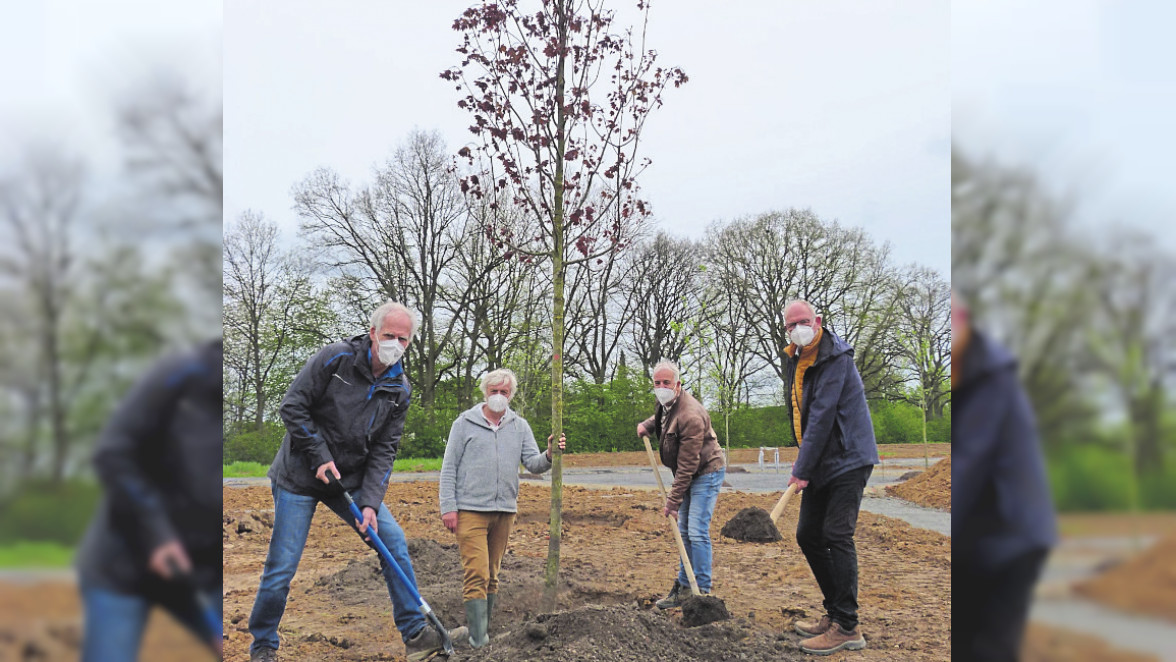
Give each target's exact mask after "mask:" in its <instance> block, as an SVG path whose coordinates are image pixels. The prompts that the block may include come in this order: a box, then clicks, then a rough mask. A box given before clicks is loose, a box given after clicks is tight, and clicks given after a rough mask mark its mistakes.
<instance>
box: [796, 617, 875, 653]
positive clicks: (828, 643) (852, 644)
mask: <svg viewBox="0 0 1176 662" xmlns="http://www.w3.org/2000/svg"><path fill="white" fill-rule="evenodd" d="M865 647H866V638H865V637H863V636H862V633H861V630H860V629H859V628H854V629H852V630H846V629H845V628H843V627H841V624H840V623H833V624H832V625H831V626H829V629H828V630H826V631H825V633H824V634H821V635H818V636H816V637H813V638H812V639H805V640H804V641H802V642H800V650H802V651H804V652H806V653H811V654H813V655H829V654H831V653H836V652H837V651H839V650H843V649H844V650H851V651H860V650H861V649H863V648H865Z"/></svg>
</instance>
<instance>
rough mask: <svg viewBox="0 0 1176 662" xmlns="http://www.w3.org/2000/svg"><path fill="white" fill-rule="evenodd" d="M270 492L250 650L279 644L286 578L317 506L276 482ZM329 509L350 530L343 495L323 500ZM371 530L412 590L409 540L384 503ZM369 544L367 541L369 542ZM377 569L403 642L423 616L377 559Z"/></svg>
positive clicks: (311, 499)
mask: <svg viewBox="0 0 1176 662" xmlns="http://www.w3.org/2000/svg"><path fill="white" fill-rule="evenodd" d="M273 493H274V530H273V533H272V534H271V536H270V545H269V553H268V554H267V555H266V557H265V570H264V571H263V572H262V574H261V585H260V586H258V587H257V599H256V600H255V601H254V603H253V612H252V613H251V614H250V615H249V632H250V633H251V634H252V635H253V644H252V646H250V651H251V652H252V651H257V650H260V649H262V648H273V649H277V647H278V623H279V622H280V621H281V620H282V614H283V613H285V611H286V597H287V596H288V595H289V594H290V580H291V579H293V578H294V571H296V570H297V569H298V561H299V560H301V559H302V549H303V548H304V547H306V538H307V536H308V535H310V520H311V519H312V518H313V517H314V510H315V508H316V507H317V506H318V503H319V499H318V497H313V496H301V495H298V494H294V493H293V492H288V491H286V490H283V489H282V488H280V487H277V486H276V485H275V486H274V487H273ZM323 503H325V504H326V505H327V507H328V508H330V509H331V510H333V511H335V513H336V514H337V515H339V517H342V518H343V521H344V522H347V524H348V525H349V526H351V527H353V528H354V526H355V518H354V517H353V516H352V515H351V511H350V510H348V508H347V502H346V501H345V500H344V499H343V497H342V496H337V497H331V498H328V499H323ZM376 530H377V531H379V536H380V540H382V541H384V544H385V545H387V546H388V551H390V552H392V558H393V559H395V560H396V564H397V565H399V566H400V569H401V570H403V571H404V574H405V575H407V576H408V578H409V579H410V580H412V583H413V588H416V575H415V574H413V571H412V559H411V558H409V556H408V541H407V540H406V539H405V537H404V531H403V530H402V529H401V528H400V525H399V524H397V523H396V520H395V519H393V518H392V513H391V512H389V511H388V507H387V506H385V505H384V504H382V503H381V504H380V509H379V510H378V511H377V512H376ZM369 546H370V543H369ZM380 571H381V572H382V573H383V575H384V581H385V583H387V584H388V597H390V598H391V599H392V620H393V621H394V622H395V623H396V629H397V630H400V636H401V637H402V638H403V639H404V640H406V641H407V640H408V639H410V638H412V637H413V636H414V635H416V633H417V632H419V631H420V630H421V628H423V627H425V616H424V614H422V613H421V612H420V610H419V608H418V606H417V602H416V599H415V598H414V597H413V595H412V593H410V592H409V591H408V589H407V588H406V587H404V586H402V585H401V584H400V580H399V579H398V578H397V577H396V576H395V571H394V570H392V568H391V567H389V566H388V565H387V564H385V563H384V559H383V558H382V557H381V558H380Z"/></svg>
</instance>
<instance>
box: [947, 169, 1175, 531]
mask: <svg viewBox="0 0 1176 662" xmlns="http://www.w3.org/2000/svg"><path fill="white" fill-rule="evenodd" d="M1080 209H1081V207H1080V201H1078V200H1074V199H1068V198H1066V197H1064V196H1062V195H1059V194H1056V193H1053V192H1051V191H1049V190H1048V189H1046V187H1045V186H1043V185H1042V184H1041V183H1040V182H1039V181H1038V179H1037V178H1036V177H1035V176H1034V174H1033V173H1032V172H1030V171H1028V170H1025V169H1021V168H1013V167H1008V166H1005V165H1002V164H999V163H994V162H991V161H986V160H983V159H979V158H974V157H971V156H969V155H967V154H964V153H963V152H962V151H961V150H960V149H959V148H958V147H957V148H954V149H953V150H952V278H953V281H952V283H953V287H955V289H956V291H957V293H959V294H961V295H963V297H964V298H965V299H966V300H967V301H968V303H969V304H970V306H971V308H972V311H973V315H972V316H973V319H974V324H975V325H976V326H977V328H979V329H981V330H983V331H986V332H988V333H989V334H991V335H992V336H994V337H996V338H997V339H999V340H1000V341H1001V342H1002V343H1004V344H1005V345H1006V346H1008V347H1009V348H1010V349H1012V351H1013V353H1014V354H1015V356H1016V357H1017V359H1018V367H1019V371H1020V376H1021V378H1022V380H1023V382H1024V384H1025V386H1026V389H1027V391H1028V394H1029V397H1030V398H1031V400H1032V402H1033V407H1034V411H1035V413H1036V416H1037V420H1038V425H1039V427H1040V429H1041V432H1042V438H1043V443H1044V444H1045V451H1046V455H1047V459H1048V461H1049V471H1050V478H1051V482H1052V485H1053V490H1054V497H1055V499H1056V500H1057V503H1058V505H1059V506H1060V507H1061V508H1066V509H1081V510H1090V509H1099V508H1107V509H1120V510H1121V509H1127V508H1156V509H1161V508H1167V509H1171V508H1176V407H1174V406H1173V405H1174V401H1173V391H1172V384H1173V378H1174V377H1176V353H1174V352H1176V350H1174V349H1173V345H1172V342H1171V337H1172V332H1173V331H1176V256H1173V255H1172V253H1171V251H1170V250H1168V249H1166V248H1165V247H1163V245H1162V244H1160V243H1158V242H1157V241H1156V238H1155V237H1151V236H1148V235H1146V234H1143V233H1140V232H1137V231H1133V230H1131V229H1130V228H1129V226H1127V225H1125V224H1116V223H1103V224H1102V225H1100V226H1091V228H1090V229H1087V228H1084V227H1083V226H1082V225H1081V224H1080V220H1079V215H1078V212H1079V211H1080ZM1100 220H1103V219H1100ZM1095 227H1097V228H1098V230H1097V231H1096V230H1095V229H1094V228H1095Z"/></svg>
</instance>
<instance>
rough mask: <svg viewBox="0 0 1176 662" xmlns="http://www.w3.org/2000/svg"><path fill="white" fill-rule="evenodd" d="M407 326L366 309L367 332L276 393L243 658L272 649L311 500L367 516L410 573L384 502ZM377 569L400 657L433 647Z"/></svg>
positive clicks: (404, 400) (319, 358)
mask: <svg viewBox="0 0 1176 662" xmlns="http://www.w3.org/2000/svg"><path fill="white" fill-rule="evenodd" d="M415 331H416V315H415V314H414V313H413V312H412V311H410V310H409V309H408V308H405V307H404V306H403V305H401V304H398V303H395V302H392V301H389V302H386V303H384V304H383V305H381V306H380V307H379V308H377V309H376V311H375V313H373V314H372V321H371V328H370V329H369V331H368V333H367V334H364V335H359V336H355V337H354V338H352V339H350V340H347V341H343V342H337V343H333V344H330V345H327V346H326V347H324V348H323V349H321V350H319V352H318V353H317V354H315V355H314V356H313V357H311V358H310V360H309V361H307V362H306V365H305V366H303V368H302V370H301V372H299V373H298V376H297V377H295V378H294V382H293V383H292V384H291V385H290V389H289V390H288V391H286V397H285V398H283V399H282V404H281V407H280V409H279V412H280V414H281V416H282V421H283V422H284V423H285V424H286V437H285V438H284V439H283V440H282V445H281V447H280V448H279V449H278V454H277V456H276V457H275V458H274V462H273V464H272V465H270V470H269V477H270V481H271V482H272V485H273V493H274V529H273V533H272V534H271V537H270V546H269V553H268V554H267V556H266V559H265V571H264V572H263V573H262V576H261V585H260V586H258V589H257V599H256V600H255V601H254V603H253V612H252V613H251V614H250V616H249V631H250V633H252V635H253V644H252V645H251V646H250V649H249V655H250V660H251V661H252V662H274V660H276V659H277V649H278V623H279V622H280V621H281V619H282V614H283V613H285V610H286V598H287V596H288V595H289V593H290V580H291V579H292V578H293V577H294V572H295V571H296V570H297V569H298V561H299V560H300V559H301V557H302V549H303V547H305V546H306V539H307V536H308V535H309V534H310V523H311V519H312V518H313V517H314V512H315V509H316V508H317V506H318V504H319V502H320V501H321V502H322V503H324V504H326V505H327V507H329V508H330V509H331V510H333V511H335V513H336V514H338V515H339V517H342V518H343V520H344V521H345V522H348V523H349V524H350V523H354V525H356V526H357V527H359V528H360V530H364V531H366V530H367V527H369V526H374V527H375V528H376V535H378V536H379V537H380V540H382V541H383V542H384V544H385V545H386V546H387V547H388V550H389V551H390V552H391V553H392V557H393V558H394V559H395V560H396V563H397V565H399V566H400V568H401V569H402V570H403V571H404V573H405V575H407V576H408V579H409V580H410V581H412V582H413V583H414V584H415V583H416V576H415V575H414V574H413V569H412V559H411V558H410V557H409V555H408V541H407V540H406V539H405V537H404V531H403V530H402V529H401V528H400V525H399V524H397V523H396V520H395V519H394V518H393V517H392V513H391V512H389V511H388V507H387V506H385V505H384V495H385V493H386V492H387V491H388V481H389V478H390V477H391V475H392V463H393V462H394V461H395V460H396V453H397V452H398V450H399V449H400V437H401V435H402V434H403V433H404V419H405V416H407V415H408V404H409V395H410V389H411V387H410V385H409V383H408V378H407V377H406V376H405V374H404V368H403V366H402V364H401V362H400V358H401V357H402V356H403V355H404V350H405V348H407V347H408V343H409V342H410V341H411V340H412V337H413V334H414V333H415ZM327 472H330V473H331V475H333V476H334V477H335V478H336V479H338V480H339V482H340V483H341V484H342V485H343V488H344V489H346V490H347V491H348V492H349V493H351V494H353V498H354V499H355V503H356V505H358V506H359V507H360V508H361V509H362V513H363V516H364V521H363V522H356V521H355V520H354V518H352V516H351V513H350V512H349V510H348V506H347V502H346V501H345V499H344V498H343V495H341V494H338V493H336V492H334V491H333V490H332V489H331V488H330V487H328V485H329V482H330V481H329V479H328V478H327ZM380 569H381V571H382V573H383V575H384V581H385V582H386V583H387V585H388V595H389V597H390V598H391V599H392V620H393V621H394V622H395V623H396V628H397V629H398V630H400V635H401V637H402V638H403V640H404V645H405V648H406V650H407V652H408V653H409V658H410V659H414V658H416V657H418V656H421V655H424V654H427V653H428V652H429V651H432V650H435V649H437V648H438V647H439V646H440V645H441V639H440V635H438V634H437V633H436V632H435V631H434V630H433V628H431V627H429V626H428V625H427V624H426V621H425V616H424V615H423V614H422V613H421V612H420V611H419V610H418V607H417V603H416V600H415V598H414V597H413V595H412V593H411V592H410V591H409V590H408V588H407V587H405V586H404V585H403V584H402V583H401V582H400V581H399V580H398V578H397V577H396V576H395V574H394V572H395V571H394V570H392V569H391V567H389V566H387V565H386V564H385V563H384V560H383V559H382V558H381V559H380ZM414 588H415V586H414ZM459 630H460V629H459ZM453 636H454V639H455V640H458V641H460V640H462V637H463V634H462V633H461V632H459V631H458V630H454V631H453Z"/></svg>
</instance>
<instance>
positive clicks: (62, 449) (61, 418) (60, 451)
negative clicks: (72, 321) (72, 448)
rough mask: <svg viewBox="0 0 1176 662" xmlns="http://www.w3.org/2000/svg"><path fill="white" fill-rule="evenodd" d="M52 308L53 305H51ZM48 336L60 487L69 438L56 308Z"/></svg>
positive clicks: (55, 477)
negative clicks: (62, 385) (66, 425)
mask: <svg viewBox="0 0 1176 662" xmlns="http://www.w3.org/2000/svg"><path fill="white" fill-rule="evenodd" d="M50 305H51V306H52V304H50ZM48 312H49V319H48V324H47V326H48V332H49V333H48V335H47V337H46V345H45V350H46V351H45V354H46V356H45V359H46V363H47V366H46V367H48V369H49V422H50V425H51V427H52V431H53V482H54V483H55V484H58V485H60V484H61V483H62V481H64V480H65V461H66V453H67V450H68V448H67V445H68V443H69V437H68V436H67V435H66V432H65V403H64V402H63V398H64V395H63V393H62V388H61V350H60V348H59V347H58V344H57V327H58V320H59V319H60V314H59V312H58V311H57V310H56V309H55V307H51V308H50V309H49V311H48Z"/></svg>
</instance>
